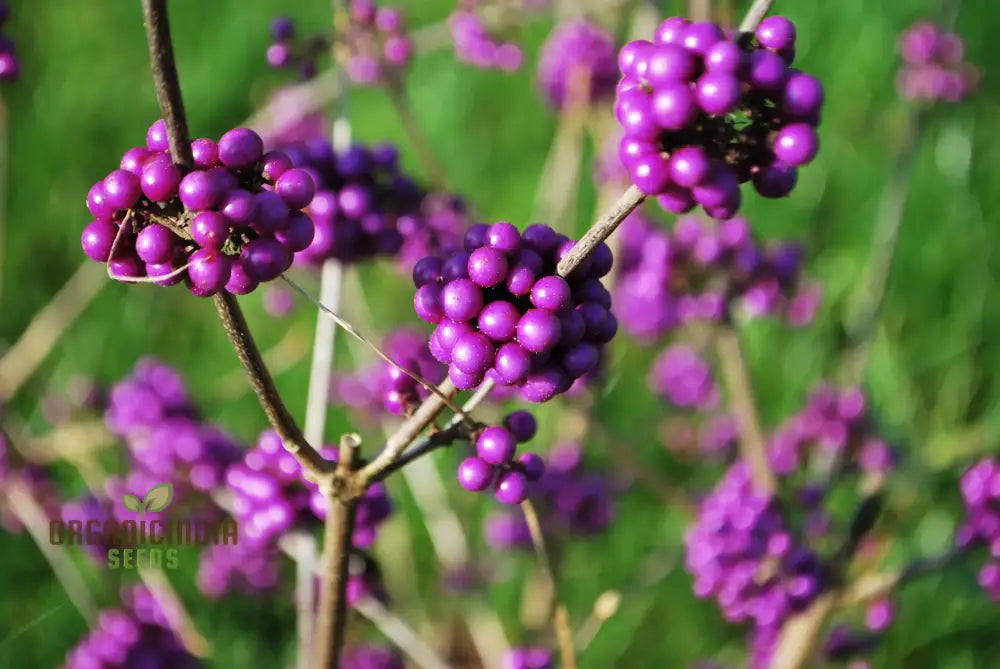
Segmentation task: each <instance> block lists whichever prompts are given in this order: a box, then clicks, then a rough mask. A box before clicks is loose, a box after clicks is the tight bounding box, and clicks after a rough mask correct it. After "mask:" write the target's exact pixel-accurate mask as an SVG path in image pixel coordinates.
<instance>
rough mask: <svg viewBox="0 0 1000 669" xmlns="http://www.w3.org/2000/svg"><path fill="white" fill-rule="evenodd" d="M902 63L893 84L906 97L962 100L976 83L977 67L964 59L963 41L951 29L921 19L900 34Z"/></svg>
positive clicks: (973, 89) (972, 89) (920, 99)
mask: <svg viewBox="0 0 1000 669" xmlns="http://www.w3.org/2000/svg"><path fill="white" fill-rule="evenodd" d="M899 53H900V55H901V56H902V57H903V65H902V67H901V68H900V70H899V73H898V74H897V75H896V88H897V89H898V90H899V94H900V95H902V96H903V97H904V98H906V99H907V100H919V101H922V102H936V101H939V100H945V101H947V102H961V101H962V99H963V98H965V96H967V95H968V94H970V93H972V92H974V91H975V90H976V87H977V86H978V85H979V71H978V70H977V69H976V68H975V67H973V66H971V65H969V64H967V63H965V43H964V42H963V41H962V38H961V37H959V36H958V35H956V34H955V33H953V32H946V31H942V30H941V29H940V28H938V27H937V26H936V25H934V24H933V23H930V22H928V21H921V22H919V23H915V24H914V25H912V26H910V27H909V28H907V29H906V31H904V32H903V34H902V35H901V36H900V38H899Z"/></svg>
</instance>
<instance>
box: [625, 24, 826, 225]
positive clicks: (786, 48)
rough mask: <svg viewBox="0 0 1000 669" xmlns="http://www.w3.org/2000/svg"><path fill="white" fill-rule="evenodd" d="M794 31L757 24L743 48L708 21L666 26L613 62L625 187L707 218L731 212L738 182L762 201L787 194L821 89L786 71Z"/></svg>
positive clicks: (807, 150)
mask: <svg viewBox="0 0 1000 669" xmlns="http://www.w3.org/2000/svg"><path fill="white" fill-rule="evenodd" d="M794 56H795V27H794V26H793V25H792V23H791V21H789V20H788V19H787V18H785V17H782V16H771V17H768V18H766V19H764V21H762V22H761V24H760V26H759V27H758V28H757V31H756V34H755V39H754V40H753V41H752V43H750V44H744V43H743V42H742V41H739V40H736V39H734V38H733V37H728V38H727V35H726V32H725V31H724V30H723V29H722V28H720V27H719V26H718V25H716V24H714V23H708V22H695V23H691V22H689V21H688V20H687V19H684V18H681V17H672V18H668V19H666V20H665V21H664V22H663V23H661V24H660V27H659V28H658V29H657V31H656V35H655V37H654V41H653V42H648V41H645V40H637V41H634V42H630V43H628V44H626V45H625V46H624V47H623V48H622V49H621V51H620V52H619V54H618V64H619V67H620V69H621V72H622V75H623V76H622V79H621V81H620V82H619V84H618V89H617V92H618V96H617V100H616V102H615V115H616V117H617V118H618V121H619V122H620V123H621V124H622V127H623V128H624V129H625V137H624V139H623V140H622V142H621V145H620V149H619V155H620V157H621V160H622V163H623V164H624V165H625V168H626V169H627V170H628V172H629V174H630V175H631V177H632V181H633V183H635V185H636V186H637V187H638V188H639V189H640V190H642V192H644V193H646V194H647V195H655V196H657V200H658V201H659V203H660V204H661V205H662V206H663V207H664V208H665V209H666V210H668V211H671V212H674V213H684V212H687V211H690V210H691V209H693V208H694V207H695V206H696V205H701V206H702V207H703V208H704V209H705V211H706V212H707V213H708V214H709V215H710V216H712V217H713V218H719V219H726V218H729V217H731V216H732V215H733V214H735V213H736V211H737V210H738V209H739V206H740V202H741V199H742V196H741V193H740V184H741V183H745V182H746V181H750V180H753V184H754V187H755V188H756V190H757V192H758V193H760V194H761V195H763V196H764V197H783V196H785V195H788V193H789V192H791V190H792V189H793V188H794V187H795V183H796V180H797V177H798V173H797V168H798V167H800V166H802V165H805V164H806V163H809V162H810V161H812V159H813V158H814V157H815V156H816V153H817V151H818V150H819V137H818V135H817V134H816V125H817V124H818V123H819V111H820V107H821V106H822V104H823V87H822V85H821V84H820V83H819V81H818V80H817V79H816V78H815V77H813V76H811V75H808V74H805V73H802V72H799V71H798V70H795V69H791V68H790V67H789V66H790V65H791V63H792V60H793V59H794Z"/></svg>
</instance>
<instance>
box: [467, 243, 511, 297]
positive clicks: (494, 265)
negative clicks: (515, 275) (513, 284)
mask: <svg viewBox="0 0 1000 669" xmlns="http://www.w3.org/2000/svg"><path fill="white" fill-rule="evenodd" d="M467 270H468V273H469V278H470V279H471V280H472V281H473V282H474V283H476V284H477V285H479V286H482V287H483V288H492V287H493V286H497V285H499V284H501V283H503V281H504V279H506V278H507V257H506V256H505V255H504V253H503V251H501V250H499V249H496V248H492V247H489V246H484V247H481V248H478V249H476V250H475V251H473V252H472V253H471V254H469V262H468V267H467Z"/></svg>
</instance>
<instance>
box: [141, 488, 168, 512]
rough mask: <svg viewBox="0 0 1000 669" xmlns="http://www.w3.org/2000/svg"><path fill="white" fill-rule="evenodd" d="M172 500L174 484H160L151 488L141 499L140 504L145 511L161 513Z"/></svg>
mask: <svg viewBox="0 0 1000 669" xmlns="http://www.w3.org/2000/svg"><path fill="white" fill-rule="evenodd" d="M173 498H174V484H173V483H161V484H160V485H156V486H153V487H152V488H150V489H149V492H147V493H146V496H145V497H143V498H142V504H143V507H144V508H145V510H146V511H153V512H154V513H155V512H157V511H163V510H164V509H165V508H167V506H168V505H169V504H170V500H172V499H173Z"/></svg>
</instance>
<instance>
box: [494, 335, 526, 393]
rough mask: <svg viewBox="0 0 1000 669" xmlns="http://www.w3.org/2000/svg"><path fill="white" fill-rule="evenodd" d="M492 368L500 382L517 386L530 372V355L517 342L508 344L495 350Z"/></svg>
mask: <svg viewBox="0 0 1000 669" xmlns="http://www.w3.org/2000/svg"><path fill="white" fill-rule="evenodd" d="M493 367H494V369H495V370H496V373H497V376H498V377H499V379H500V381H501V382H503V383H504V384H506V385H509V386H512V385H517V384H519V383H521V382H522V381H524V379H525V377H527V376H528V372H530V371H531V353H529V352H528V351H527V350H526V349H525V348H524V347H523V346H521V345H520V344H518V343H517V342H508V343H506V344H504V345H503V346H501V347H500V348H499V349H498V350H497V353H496V358H495V360H494V364H493Z"/></svg>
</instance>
